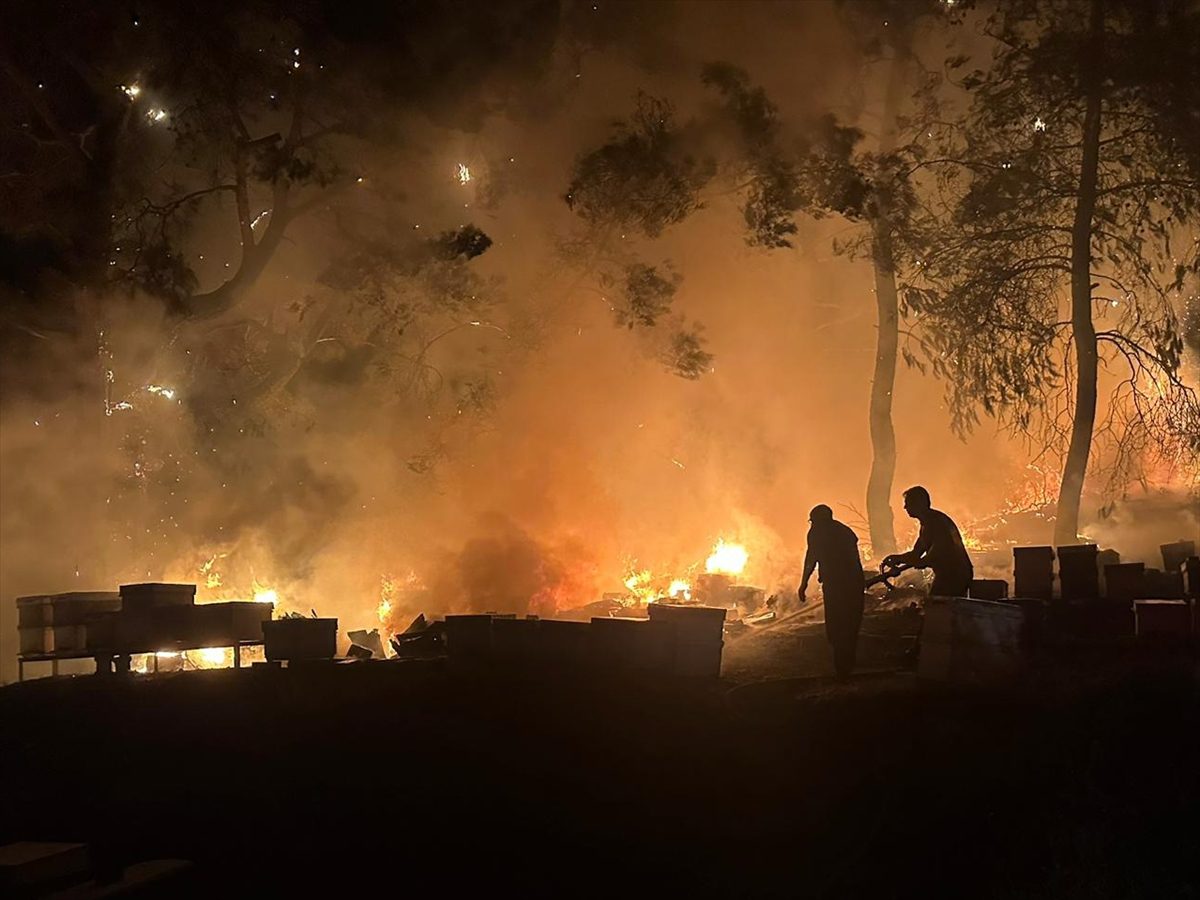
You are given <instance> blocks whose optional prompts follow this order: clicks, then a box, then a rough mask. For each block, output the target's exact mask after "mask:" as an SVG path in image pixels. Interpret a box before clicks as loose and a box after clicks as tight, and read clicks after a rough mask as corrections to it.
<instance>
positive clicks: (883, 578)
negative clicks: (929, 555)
mask: <svg viewBox="0 0 1200 900" xmlns="http://www.w3.org/2000/svg"><path fill="white" fill-rule="evenodd" d="M911 568H912V566H911V565H910V564H908V563H900V564H899V565H894V566H881V567H880V570H879V574H878V575H875V576H874V577H872V578H868V579H867V580H866V583H865V584H864V585H863V587H864V588H866V589H869V588H873V587H874V586H875V585H877V584H882V585H884V586H886V587H887V589H888V591H889V592H890V591H894V590H895V589H896V586H895V585H894V584H892V579H893V578H896V577H897V576H898V575H900V573H901V572H907V571H908V570H909V569H911Z"/></svg>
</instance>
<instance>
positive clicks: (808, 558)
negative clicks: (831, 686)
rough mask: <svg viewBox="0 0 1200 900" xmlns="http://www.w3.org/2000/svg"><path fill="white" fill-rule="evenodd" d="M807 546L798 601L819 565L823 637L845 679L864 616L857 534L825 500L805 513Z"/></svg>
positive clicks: (836, 666)
mask: <svg viewBox="0 0 1200 900" xmlns="http://www.w3.org/2000/svg"><path fill="white" fill-rule="evenodd" d="M808 521H809V523H810V524H811V527H810V528H809V531H808V548H807V551H806V552H805V554H804V579H803V580H802V581H801V582H800V590H799V591H798V592H797V593H798V594H799V596H800V602H801V603H804V602H806V599H807V598H806V597H805V594H806V592H807V591H808V581H809V579H810V578H812V573H813V570H814V569H818V568H819V569H820V576H819V578H820V581H821V592H822V593H823V594H824V596H825V637H826V638H827V639H828V641H829V645H830V646H831V647H832V648H833V668H834V671H836V672H837V677H838V680H840V681H844V680H845V679H847V678H849V677H850V673H851V672H852V671H853V670H854V658H855V655H856V652H857V650H858V629H859V628H860V627H861V626H862V616H863V592H864V590H865V588H864V586H863V568H862V559H861V557H859V555H858V535H856V534H855V533H854V532H853V531H852V530H851V529H850V528H849V527H848V526H846V525H843V524H842V523H841V522H839V521H837V519H835V518H834V517H833V510H832V509H830V508H829V507H828V506H826V505H825V504H824V503H822V504H820V505H819V506H814V507H813V508H812V512H810V513H809V514H808Z"/></svg>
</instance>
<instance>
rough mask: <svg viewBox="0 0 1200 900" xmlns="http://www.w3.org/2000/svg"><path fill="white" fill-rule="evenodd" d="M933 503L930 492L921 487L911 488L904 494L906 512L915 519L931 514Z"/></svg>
mask: <svg viewBox="0 0 1200 900" xmlns="http://www.w3.org/2000/svg"><path fill="white" fill-rule="evenodd" d="M932 506H933V502H932V501H931V500H930V499H929V491H927V490H925V488H923V487H921V486H920V485H919V484H918V485H917V486H916V487H910V488H909V489H908V490H907V491H905V492H904V511H905V512H906V513H908V514H909V515H910V516H912V517H913V518H914V519H919V518H921V516H923V515H924V514H925V513H927V512H929V510H930V508H931V507H932Z"/></svg>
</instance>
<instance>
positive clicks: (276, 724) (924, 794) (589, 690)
mask: <svg viewBox="0 0 1200 900" xmlns="http://www.w3.org/2000/svg"><path fill="white" fill-rule="evenodd" d="M869 629H870V624H869V623H868V630H869ZM902 650H903V641H902V640H900V639H899V638H894V639H885V638H883V637H876V638H870V637H868V638H867V639H865V641H864V656H865V659H864V662H865V663H866V664H867V666H868V667H869V668H871V667H873V668H874V669H875V670H876V671H875V672H874V673H872V672H867V673H865V674H862V675H860V676H858V677H856V678H855V679H854V680H853V681H852V682H851V683H850V684H848V685H834V684H833V683H831V682H830V681H829V680H828V679H827V678H826V677H824V676H823V675H822V674H821V673H822V672H823V671H824V670H825V667H826V665H827V663H826V652H825V647H824V645H823V642H822V641H821V639H820V635H819V632H813V631H811V630H794V631H792V632H790V633H789V632H787V630H786V629H782V630H780V631H779V632H778V633H776V634H775V635H773V636H772V637H771V639H770V640H766V636H762V641H761V642H757V643H754V644H744V645H742V646H740V647H738V646H736V645H731V646H730V648H729V650H728V652H727V659H726V662H727V667H726V668H727V671H728V672H729V673H730V677H727V678H726V679H725V680H723V681H722V682H721V683H719V684H716V685H709V686H707V687H696V686H683V685H675V684H662V683H652V682H648V681H645V680H635V679H614V678H609V679H599V678H594V677H593V678H574V679H559V680H549V679H547V678H545V677H520V676H515V675H513V676H508V677H502V676H499V675H496V674H492V675H489V676H487V677H478V676H466V675H459V674H455V673H453V672H449V671H447V670H446V669H445V668H444V667H441V666H437V665H417V664H386V663H376V664H360V665H353V666H339V667H335V668H310V669H294V670H291V671H273V670H272V671H268V670H264V669H252V670H244V671H241V672H235V671H230V670H226V671H214V672H200V673H186V674H182V675H172V676H160V677H157V678H140V679H134V680H133V681H131V682H127V683H124V684H113V683H112V682H107V683H106V682H102V681H100V680H98V679H93V678H74V679H60V680H58V681H57V682H51V681H40V682H34V683H26V684H24V685H13V686H9V687H7V688H4V689H2V690H0V759H2V760H3V775H4V779H5V782H4V783H5V788H4V797H3V802H2V803H0V842H8V841H10V840H18V839H25V840H30V839H40V840H78V841H86V842H89V843H91V844H92V846H93V848H94V851H95V853H96V855H97V858H98V860H99V861H100V862H101V863H102V864H103V863H108V864H111V865H118V864H119V863H120V862H122V861H133V860H138V859H145V858H149V857H176V858H185V859H190V860H193V861H194V862H195V863H196V869H195V871H194V874H193V876H192V877H191V878H190V880H189V881H188V882H187V883H185V884H183V885H177V886H175V887H172V888H171V889H170V891H169V893H165V894H163V895H164V896H173V897H182V896H201V895H203V896H208V897H212V896H218V895H219V896H228V897H243V896H317V895H320V894H325V893H327V892H332V895H344V896H358V895H360V894H374V893H376V890H375V889H376V888H384V889H386V891H387V893H388V894H389V895H397V896H398V895H401V894H405V893H411V892H413V891H416V890H422V891H424V890H427V889H428V890H436V891H437V892H438V894H439V895H444V896H451V897H454V896H461V895H464V894H467V893H468V892H469V893H472V894H478V893H479V892H480V891H481V890H482V891H486V892H487V893H488V894H489V895H490V894H497V895H498V894H500V893H501V892H503V893H505V894H510V893H514V892H516V893H517V895H536V896H546V895H553V896H572V895H592V894H612V895H616V896H645V895H648V894H658V895H666V896H678V895H681V894H685V893H686V894H697V893H699V894H723V895H739V896H830V897H853V896H869V897H873V898H881V897H909V896H971V897H993V896H999V897H1008V896H1019V897H1200V850H1198V849H1197V848H1200V703H1198V698H1200V689H1198V684H1200V682H1198V679H1197V670H1196V668H1195V664H1194V662H1193V661H1192V660H1190V659H1188V658H1186V657H1184V658H1178V657H1175V658H1172V659H1163V660H1159V661H1157V662H1156V661H1154V660H1151V661H1149V662H1145V661H1143V662H1142V663H1140V664H1139V665H1137V666H1125V665H1123V666H1120V667H1113V668H1112V669H1111V671H1110V673H1109V674H1107V675H1105V674H1101V673H1100V670H1101V669H1102V668H1103V666H1102V664H1101V661H1097V660H1093V661H1091V662H1090V663H1088V665H1089V666H1090V667H1091V670H1092V671H1091V674H1088V675H1086V676H1083V677H1077V678H1071V679H1065V680H1064V679H1062V678H1055V679H1051V680H1048V681H1046V682H1045V683H1041V684H1039V685H1038V686H1037V687H1034V688H1026V689H1024V690H1022V691H1020V692H1012V691H1010V692H1006V693H995V692H983V691H979V690H965V689H958V690H951V689H947V688H944V687H943V688H938V689H931V688H927V687H922V686H920V685H918V683H917V682H916V679H915V677H914V676H913V675H912V674H911V673H907V672H899V671H895V669H894V667H893V666H892V663H894V661H895V658H896V657H897V656H898V655H899V654H900V653H902ZM889 669H891V671H888V670H889ZM618 892H619V893H618Z"/></svg>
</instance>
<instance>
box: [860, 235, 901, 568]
mask: <svg viewBox="0 0 1200 900" xmlns="http://www.w3.org/2000/svg"><path fill="white" fill-rule="evenodd" d="M871 241H872V248H873V250H874V253H873V256H874V260H875V307H876V312H877V316H878V323H877V324H878V334H877V336H876V342H875V374H874V376H873V377H872V379H871V409H870V423H871V447H872V450H873V456H872V458H871V477H870V480H869V481H868V482H867V522H868V524H869V526H870V530H871V548H872V550H873V551H874V554H875V556H881V555H883V554H887V553H892V552H894V551H895V549H896V531H895V527H894V522H893V516H892V504H891V498H892V481H893V480H894V478H895V476H896V430H895V428H894V427H893V426H892V390H893V389H894V388H895V386H896V349H897V347H898V346H899V342H900V333H899V328H900V314H899V306H898V304H897V301H896V267H895V262H894V260H893V258H892V234H891V228H890V226H889V225H888V224H887V223H886V222H882V221H879V220H875V221H874V222H872V223H871Z"/></svg>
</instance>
